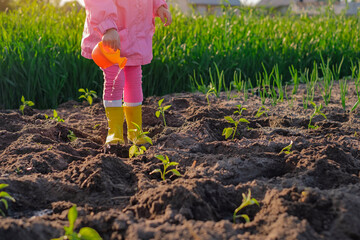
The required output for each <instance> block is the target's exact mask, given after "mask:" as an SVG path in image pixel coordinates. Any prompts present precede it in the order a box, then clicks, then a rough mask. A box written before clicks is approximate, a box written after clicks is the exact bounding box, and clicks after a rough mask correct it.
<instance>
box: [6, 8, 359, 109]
mask: <svg viewBox="0 0 360 240" xmlns="http://www.w3.org/2000/svg"><path fill="white" fill-rule="evenodd" d="M69 6H70V5H67V7H64V8H56V7H54V6H52V5H49V4H39V3H36V2H32V3H31V2H29V1H28V3H27V4H22V5H21V6H20V7H18V8H16V9H14V10H11V11H5V12H1V13H0V51H1V53H0V108H17V107H18V106H19V105H20V99H21V97H22V96H25V98H26V99H28V100H31V101H34V102H35V103H36V106H35V107H36V108H56V107H57V105H58V104H60V103H62V102H65V101H68V100H70V99H77V98H78V96H79V93H78V89H79V88H88V89H92V90H95V91H96V92H97V93H101V92H102V84H103V79H102V72H101V70H100V69H98V67H97V66H96V65H95V64H94V63H93V62H92V61H91V60H88V59H85V58H83V57H81V54H80V52H81V50H80V44H81V37H82V29H83V23H84V19H85V11H84V10H83V9H80V10H79V9H77V8H75V7H69ZM171 11H172V14H173V23H172V25H171V26H170V27H163V26H162V23H161V22H160V21H159V19H157V21H156V27H157V29H156V33H155V36H154V43H153V53H154V59H153V61H152V63H151V64H149V65H146V66H143V76H144V78H143V91H144V95H145V96H151V95H164V94H167V93H173V92H183V91H191V90H193V89H194V88H193V87H192V84H191V76H196V77H201V78H203V80H204V81H203V84H204V85H208V84H209V82H210V78H209V76H210V75H211V74H215V71H216V68H218V69H219V70H220V71H222V72H223V75H224V82H225V83H224V84H229V83H230V82H232V81H233V80H234V72H238V73H240V72H241V74H242V77H243V79H246V80H249V79H250V81H252V82H253V83H256V76H257V75H258V74H259V73H262V72H263V71H264V68H265V69H266V70H267V71H271V69H273V67H274V66H277V69H278V71H279V73H280V74H281V75H282V80H283V81H290V79H291V75H290V72H289V67H290V66H293V67H294V69H297V70H298V71H299V72H301V71H304V69H306V68H308V69H310V71H311V69H312V67H313V66H314V62H316V63H321V61H322V60H321V59H322V58H323V59H325V60H329V64H330V66H338V65H339V64H340V63H341V61H343V62H342V69H341V72H340V75H341V77H343V76H348V75H351V68H350V66H351V63H352V62H354V63H355V62H357V61H358V60H359V59H360V34H359V33H360V24H359V16H353V17H346V16H344V15H335V14H333V13H332V12H331V11H328V12H327V13H325V14H322V15H319V16H311V17H309V16H295V15H290V14H288V15H279V14H275V13H271V14H269V13H268V12H265V11H264V10H256V9H251V8H246V9H241V8H233V9H224V13H223V14H222V15H221V16H215V15H207V16H201V15H198V14H194V15H191V16H187V15H184V14H183V13H181V12H180V11H179V10H177V9H174V8H172V9H171ZM215 66H216V67H215ZM284 85H285V84H284ZM99 95H101V94H99Z"/></svg>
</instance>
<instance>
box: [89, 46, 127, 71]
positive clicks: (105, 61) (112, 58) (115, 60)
mask: <svg viewBox="0 0 360 240" xmlns="http://www.w3.org/2000/svg"><path fill="white" fill-rule="evenodd" d="M91 56H92V59H93V60H94V62H95V63H96V65H98V66H99V67H101V68H108V67H110V66H112V65H114V64H118V65H119V67H120V69H123V68H124V67H125V64H126V62H127V58H125V57H120V50H119V49H117V50H116V51H115V50H113V49H112V48H109V47H105V46H104V45H103V42H99V43H98V44H96V46H95V47H94V49H93V51H92V53H91Z"/></svg>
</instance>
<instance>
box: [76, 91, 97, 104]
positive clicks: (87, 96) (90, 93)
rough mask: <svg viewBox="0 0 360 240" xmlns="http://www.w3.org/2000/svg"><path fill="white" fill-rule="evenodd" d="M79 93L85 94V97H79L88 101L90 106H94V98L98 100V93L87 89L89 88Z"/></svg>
mask: <svg viewBox="0 0 360 240" xmlns="http://www.w3.org/2000/svg"><path fill="white" fill-rule="evenodd" d="M79 92H81V93H84V94H83V95H81V96H80V97H79V99H81V98H84V99H86V101H87V102H88V103H89V105H92V103H93V98H97V95H96V92H95V91H93V90H90V91H89V89H87V88H86V90H85V89H83V88H80V89H79Z"/></svg>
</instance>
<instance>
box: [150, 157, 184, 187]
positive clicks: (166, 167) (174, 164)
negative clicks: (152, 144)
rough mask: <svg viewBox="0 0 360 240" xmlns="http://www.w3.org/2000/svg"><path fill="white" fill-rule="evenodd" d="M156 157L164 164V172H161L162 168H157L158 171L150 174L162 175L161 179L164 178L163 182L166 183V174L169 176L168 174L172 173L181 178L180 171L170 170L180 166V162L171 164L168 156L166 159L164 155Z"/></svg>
mask: <svg viewBox="0 0 360 240" xmlns="http://www.w3.org/2000/svg"><path fill="white" fill-rule="evenodd" d="M155 157H156V158H157V159H159V160H160V161H161V162H162V164H163V168H164V170H163V171H161V169H160V168H157V169H155V170H153V171H152V172H151V173H150V174H154V173H160V175H161V178H162V180H163V181H165V177H166V174H168V173H172V174H174V175H176V176H178V177H180V176H181V174H180V173H179V171H178V170H176V169H174V168H173V169H169V170H168V168H169V167H171V166H177V165H179V163H178V162H170V160H169V158H168V156H166V155H165V157H164V156H163V155H156V156H155Z"/></svg>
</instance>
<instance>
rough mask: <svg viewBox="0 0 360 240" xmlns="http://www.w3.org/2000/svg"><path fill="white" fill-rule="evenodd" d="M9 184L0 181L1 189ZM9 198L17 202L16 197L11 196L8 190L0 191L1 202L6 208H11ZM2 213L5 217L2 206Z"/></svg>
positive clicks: (0, 212) (0, 210) (0, 211)
mask: <svg viewBox="0 0 360 240" xmlns="http://www.w3.org/2000/svg"><path fill="white" fill-rule="evenodd" d="M8 186H9V184H5V183H0V189H3V188H6V187H8ZM7 200H10V201H13V202H15V199H14V198H13V197H12V196H10V194H8V193H7V192H4V191H2V192H0V202H2V203H3V204H4V207H5V210H7V209H8V208H9V205H8V202H7ZM0 214H1V215H2V216H4V217H5V213H4V212H3V210H2V209H1V208H0Z"/></svg>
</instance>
